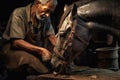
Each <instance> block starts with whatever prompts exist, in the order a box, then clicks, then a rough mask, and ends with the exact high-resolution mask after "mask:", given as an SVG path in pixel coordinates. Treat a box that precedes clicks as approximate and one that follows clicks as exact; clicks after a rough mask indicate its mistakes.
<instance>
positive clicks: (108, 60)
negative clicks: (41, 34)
mask: <svg viewBox="0 0 120 80" xmlns="http://www.w3.org/2000/svg"><path fill="white" fill-rule="evenodd" d="M118 49H119V48H118V47H104V48H97V49H96V51H97V57H98V64H97V66H98V68H104V69H111V70H118V69H119V62H118Z"/></svg>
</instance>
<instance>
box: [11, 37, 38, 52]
mask: <svg viewBox="0 0 120 80" xmlns="http://www.w3.org/2000/svg"><path fill="white" fill-rule="evenodd" d="M13 46H14V47H17V48H20V49H24V50H26V51H30V52H37V53H40V47H38V46H35V45H32V44H30V43H28V42H26V41H25V40H22V39H18V40H14V41H13Z"/></svg>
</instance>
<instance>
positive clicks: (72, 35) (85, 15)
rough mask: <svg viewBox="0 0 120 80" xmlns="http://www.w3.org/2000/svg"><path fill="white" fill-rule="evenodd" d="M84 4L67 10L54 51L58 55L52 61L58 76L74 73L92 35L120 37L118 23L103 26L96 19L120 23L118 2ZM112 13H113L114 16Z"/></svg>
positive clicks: (97, 1)
mask: <svg viewBox="0 0 120 80" xmlns="http://www.w3.org/2000/svg"><path fill="white" fill-rule="evenodd" d="M81 1H83V0H81ZM81 1H79V2H76V3H73V4H72V5H70V6H68V7H67V8H66V11H65V12H64V14H63V16H62V18H61V21H60V23H59V25H58V27H59V29H58V33H57V34H56V37H57V38H58V44H57V45H56V46H55V48H54V55H53V58H52V60H51V63H52V65H53V68H54V69H55V71H56V72H58V73H66V74H69V73H70V71H71V68H72V65H73V64H74V62H73V60H74V59H75V58H76V57H78V55H80V54H82V53H84V51H85V50H86V49H87V47H88V45H89V42H90V40H91V38H92V31H94V30H105V31H107V32H108V33H114V34H115V35H116V36H117V37H119V26H118V25H119V24H118V22H113V23H114V26H113V25H111V24H110V23H108V22H106V23H103V22H100V21H101V20H99V19H96V18H98V16H99V17H102V16H103V17H105V19H106V18H110V17H113V19H116V18H117V20H119V17H120V16H119V14H118V13H119V11H118V8H117V9H116V6H118V4H117V3H115V2H114V0H113V1H112V0H111V1H103V0H102V1H100V0H88V2H87V0H86V1H85V2H84V1H83V2H81ZM113 2H114V3H113ZM81 3H84V4H81ZM111 10H113V11H112V12H111ZM96 16H97V17H96ZM100 19H101V18H100ZM97 20H98V21H97ZM106 20H109V19H106ZM101 23H103V24H101Z"/></svg>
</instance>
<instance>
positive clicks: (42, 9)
mask: <svg viewBox="0 0 120 80" xmlns="http://www.w3.org/2000/svg"><path fill="white" fill-rule="evenodd" d="M53 8H54V7H53V6H52V5H51V3H49V2H48V3H46V4H40V3H39V2H38V4H37V10H36V17H37V18H38V19H39V20H40V19H42V18H46V17H48V16H49V15H50V13H51V12H52V11H53Z"/></svg>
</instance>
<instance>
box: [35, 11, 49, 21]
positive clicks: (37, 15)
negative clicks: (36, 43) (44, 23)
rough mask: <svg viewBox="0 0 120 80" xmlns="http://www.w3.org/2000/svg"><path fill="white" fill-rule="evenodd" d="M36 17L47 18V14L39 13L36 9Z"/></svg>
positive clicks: (39, 18)
mask: <svg viewBox="0 0 120 80" xmlns="http://www.w3.org/2000/svg"><path fill="white" fill-rule="evenodd" d="M36 18H37V19H38V20H44V19H46V18H47V16H46V15H45V14H43V15H39V13H38V11H36Z"/></svg>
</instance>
